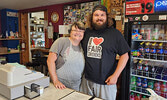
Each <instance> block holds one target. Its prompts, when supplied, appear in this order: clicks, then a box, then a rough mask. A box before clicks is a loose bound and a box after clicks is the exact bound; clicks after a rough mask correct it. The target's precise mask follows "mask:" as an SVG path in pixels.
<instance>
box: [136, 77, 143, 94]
mask: <svg viewBox="0 0 167 100" xmlns="http://www.w3.org/2000/svg"><path fill="white" fill-rule="evenodd" d="M141 81H142V80H141V78H140V77H137V81H136V83H137V88H136V90H137V91H139V92H142V85H141Z"/></svg>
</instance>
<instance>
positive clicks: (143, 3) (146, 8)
mask: <svg viewBox="0 0 167 100" xmlns="http://www.w3.org/2000/svg"><path fill="white" fill-rule="evenodd" d="M152 13H154V0H139V1H129V2H126V15H136V14H152Z"/></svg>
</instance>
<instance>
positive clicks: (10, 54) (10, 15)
mask: <svg viewBox="0 0 167 100" xmlns="http://www.w3.org/2000/svg"><path fill="white" fill-rule="evenodd" d="M18 27H19V26H18V11H17V10H12V9H2V10H1V30H2V37H3V38H0V44H1V45H0V47H1V48H6V49H4V51H2V52H1V53H0V56H1V57H2V58H3V57H5V58H6V61H7V62H8V63H13V62H18V63H20V41H21V40H22V38H20V36H19V32H18V30H19V29H18Z"/></svg>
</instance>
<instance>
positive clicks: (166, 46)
mask: <svg viewBox="0 0 167 100" xmlns="http://www.w3.org/2000/svg"><path fill="white" fill-rule="evenodd" d="M164 60H166V61H167V43H165V45H164Z"/></svg>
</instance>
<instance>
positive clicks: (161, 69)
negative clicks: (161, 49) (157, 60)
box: [155, 65, 163, 79]
mask: <svg viewBox="0 0 167 100" xmlns="http://www.w3.org/2000/svg"><path fill="white" fill-rule="evenodd" d="M162 71H163V67H162V66H160V65H159V67H157V70H156V76H155V78H156V79H162V77H161V75H162Z"/></svg>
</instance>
